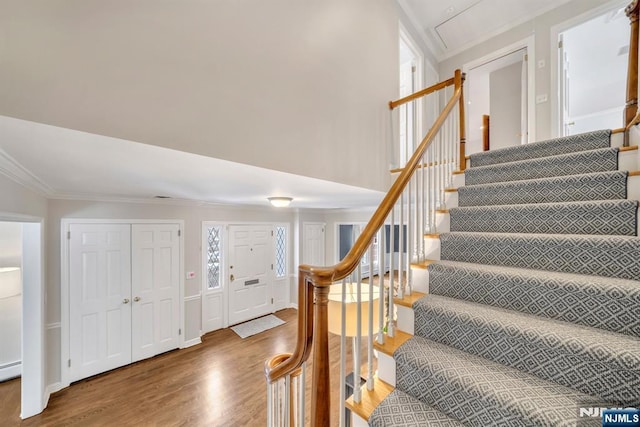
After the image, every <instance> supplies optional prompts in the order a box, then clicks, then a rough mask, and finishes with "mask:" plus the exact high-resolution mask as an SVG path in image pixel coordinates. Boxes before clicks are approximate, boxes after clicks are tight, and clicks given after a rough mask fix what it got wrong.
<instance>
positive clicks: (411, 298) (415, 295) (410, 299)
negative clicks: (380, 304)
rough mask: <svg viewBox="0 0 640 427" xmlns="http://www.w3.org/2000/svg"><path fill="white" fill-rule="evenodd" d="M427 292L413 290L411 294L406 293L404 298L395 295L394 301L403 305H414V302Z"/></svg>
mask: <svg viewBox="0 0 640 427" xmlns="http://www.w3.org/2000/svg"><path fill="white" fill-rule="evenodd" d="M425 295H426V294H424V293H422V292H416V291H413V292H411V295H405V296H404V297H402V298H398V297H394V298H393V303H394V304H396V305H401V306H403V307H409V308H411V307H413V303H414V302H416V301H418V300H419V299H420V298H422V297H423V296H425Z"/></svg>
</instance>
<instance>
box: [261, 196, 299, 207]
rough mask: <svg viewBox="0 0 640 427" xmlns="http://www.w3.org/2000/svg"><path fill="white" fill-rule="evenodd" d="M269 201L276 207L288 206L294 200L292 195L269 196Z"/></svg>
mask: <svg viewBox="0 0 640 427" xmlns="http://www.w3.org/2000/svg"><path fill="white" fill-rule="evenodd" d="M267 200H269V203H271V205H272V206H275V207H276V208H286V207H287V206H289V203H291V201H292V200H293V198H291V197H267Z"/></svg>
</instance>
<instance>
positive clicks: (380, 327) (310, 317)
mask: <svg viewBox="0 0 640 427" xmlns="http://www.w3.org/2000/svg"><path fill="white" fill-rule="evenodd" d="M463 81H464V75H463V74H462V73H461V72H460V70H456V71H455V74H454V77H453V78H451V79H448V80H445V81H443V82H441V83H438V84H436V85H434V86H432V87H430V88H427V89H424V90H422V91H419V92H416V93H415V94H412V95H410V96H408V97H405V98H402V99H399V100H397V101H393V102H390V103H389V106H390V109H391V110H393V109H394V108H396V107H398V106H400V105H403V104H406V103H409V102H414V103H416V102H421V99H422V98H423V97H425V96H427V95H430V94H436V93H442V92H440V91H442V90H446V88H450V87H453V93H452V94H451V96H450V98H449V99H448V100H445V101H446V104H444V107H443V108H442V110H441V112H440V115H439V116H438V117H437V118H436V119H435V121H434V124H433V126H432V127H431V129H430V130H429V131H428V132H427V134H426V136H425V137H424V138H423V139H422V140H421V142H420V144H419V145H418V147H417V148H416V150H415V152H414V153H413V155H412V156H411V158H410V159H409V160H408V162H407V164H406V165H405V167H404V168H402V169H401V170H399V171H398V172H399V175H398V176H397V178H396V180H395V182H394V183H393V185H392V186H391V188H390V190H389V192H388V193H387V194H386V196H385V197H384V199H383V200H382V202H381V203H380V205H379V206H378V208H377V209H376V211H375V212H374V214H373V215H372V217H371V220H370V221H369V223H368V224H367V225H366V226H365V228H364V229H363V230H362V232H361V234H360V235H359V236H358V238H357V240H356V242H355V243H354V245H353V247H352V248H351V250H350V251H349V253H348V254H347V255H346V256H345V257H344V258H343V259H342V261H340V262H339V263H338V264H336V265H334V266H332V267H317V266H309V265H300V266H299V268H298V331H297V333H298V336H297V342H296V348H295V350H294V352H293V354H288V353H287V354H278V355H276V356H274V357H272V358H270V359H269V360H267V361H266V362H265V375H266V380H267V398H268V399H267V400H268V402H267V407H268V411H267V412H268V414H267V416H268V419H267V425H269V426H278V427H280V426H299V425H304V423H305V410H304V407H305V402H304V395H305V392H304V376H305V375H304V372H305V371H304V367H305V364H306V362H307V360H308V358H309V356H310V354H311V349H312V348H313V360H312V365H311V368H312V385H311V413H310V417H309V419H310V423H311V425H312V426H329V425H330V395H331V389H330V376H329V336H328V332H329V318H328V302H329V292H330V288H331V287H332V285H334V284H337V286H338V287H339V288H340V291H339V294H338V301H342V304H341V310H340V311H341V314H340V317H341V323H340V324H341V331H342V333H341V361H340V364H341V367H340V371H341V377H342V378H341V379H340V397H341V402H342V405H344V401H345V391H344V390H345V372H346V360H345V359H346V351H345V348H346V339H345V338H346V326H345V325H346V309H345V307H346V301H347V299H348V296H347V295H346V289H347V288H350V289H352V290H353V288H354V287H355V293H354V294H352V295H355V296H354V298H356V300H357V301H356V304H355V306H356V309H357V312H356V315H355V319H356V322H357V324H356V327H355V328H354V330H355V335H354V339H353V342H354V348H353V350H354V351H353V356H354V357H353V359H354V361H353V367H354V369H353V370H354V375H353V380H354V381H353V385H354V389H353V392H354V394H353V400H354V402H356V403H359V402H360V401H361V394H360V386H359V385H360V381H359V379H360V376H361V372H362V366H363V363H362V361H361V354H360V353H361V351H360V350H361V345H362V326H363V323H366V324H368V325H369V327H368V336H367V341H366V342H367V347H368V351H367V363H366V370H367V373H366V374H365V378H364V379H365V380H366V383H367V389H368V390H373V388H374V371H373V366H374V363H373V341H374V336H375V337H376V340H377V341H378V342H379V343H384V337H385V335H384V332H385V331H386V332H387V334H388V335H390V336H393V334H394V329H395V315H394V307H393V299H394V297H397V296H400V297H402V295H404V294H405V292H409V293H410V292H411V286H410V277H409V276H410V263H411V261H416V260H419V259H420V257H421V254H420V253H419V246H417V245H415V243H416V242H419V241H421V240H423V237H424V233H425V230H426V231H429V230H432V229H435V216H436V215H435V214H436V211H437V210H438V209H440V208H442V207H443V205H444V195H445V192H444V190H445V188H446V186H447V185H449V184H450V182H449V180H450V176H451V172H453V171H454V169H458V170H464V169H465V167H466V163H465V152H464V143H465V130H464V97H463ZM456 107H457V113H458V114H454V112H455V111H456ZM414 110H415V109H414ZM405 230H406V231H405ZM396 240H397V242H398V244H397V246H398V252H399V254H401V253H403V252H404V246H405V244H406V247H407V255H406V256H404V257H400V256H399V257H398V258H399V259H398V265H397V268H398V278H397V279H396V271H395V269H396V264H395V260H394V258H395V256H394V255H395V252H396V250H395V247H396ZM387 246H388V247H389V250H388V251H387V249H386V248H387ZM374 251H377V265H375V262H374ZM367 255H368V260H369V265H370V267H369V273H368V276H369V277H368V280H365V279H364V278H363V274H362V273H363V272H362V268H361V267H362V260H363V258H364V257H365V256H367ZM387 257H388V258H389V259H388V263H387V259H386V258H387ZM422 257H424V255H422ZM387 265H389V268H387ZM376 269H377V273H378V274H377V283H378V285H379V286H378V287H377V295H375V293H376V287H375V286H374V285H375V283H374V282H375V281H376V277H375V272H376ZM403 270H404V271H405V272H406V274H404V273H400V272H401V271H403ZM387 272H389V280H388V281H387V280H385V273H387ZM376 296H377V297H378V300H379V304H378V316H377V317H379V320H378V322H374V314H375V313H374V305H373V301H372V300H373V299H375V297H376ZM365 299H366V301H364V300H365ZM364 304H367V308H368V316H367V317H366V318H363V317H364V316H363V306H364ZM375 323H378V324H377V327H376V324H375ZM351 335H352V334H350V336H351ZM340 414H341V415H340V425H341V426H342V425H344V422H345V415H344V408H342V410H341V411H340Z"/></svg>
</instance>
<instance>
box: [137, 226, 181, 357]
mask: <svg viewBox="0 0 640 427" xmlns="http://www.w3.org/2000/svg"><path fill="white" fill-rule="evenodd" d="M179 240H180V239H179V226H178V224H134V225H133V226H132V260H133V262H132V287H131V289H132V292H131V296H132V310H133V312H132V328H131V330H132V342H133V348H132V354H133V357H132V360H133V362H136V361H138V360H142V359H146V358H148V357H152V356H155V355H156V354H160V353H164V352H165V351H169V350H173V349H174V348H178V346H179V343H178V340H179V328H180V326H179V324H180V271H179V268H180V255H179V254H180V242H179Z"/></svg>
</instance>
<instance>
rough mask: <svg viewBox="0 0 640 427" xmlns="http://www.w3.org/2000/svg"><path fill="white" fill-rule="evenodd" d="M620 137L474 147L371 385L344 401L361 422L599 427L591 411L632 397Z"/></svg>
mask: <svg viewBox="0 0 640 427" xmlns="http://www.w3.org/2000/svg"><path fill="white" fill-rule="evenodd" d="M621 145H622V141H621V138H618V135H614V136H613V137H612V132H611V131H609V130H606V131H598V132H591V133H588V134H583V135H577V136H572V137H565V138H558V139H554V140H549V141H543V142H538V143H534V144H528V145H524V146H518V147H512V148H507V149H502V150H495V151H490V152H484V153H479V154H474V155H471V156H470V167H469V168H468V169H467V170H466V171H465V172H464V173H463V174H462V173H458V174H456V175H455V176H454V181H453V182H454V186H455V187H456V188H451V189H447V196H448V198H447V206H446V208H447V209H444V210H439V211H438V219H439V225H438V230H437V231H438V234H430V235H428V236H426V237H425V249H426V250H427V258H429V260H427V261H425V262H421V263H420V264H419V265H414V266H413V268H414V270H413V282H414V283H413V289H414V292H413V293H412V294H411V295H407V296H405V297H404V298H401V299H396V301H395V303H396V307H397V327H398V329H399V330H398V331H396V334H395V336H394V337H387V339H386V340H385V342H384V344H380V345H376V349H377V351H378V378H377V379H376V386H375V389H374V390H372V391H368V390H367V388H366V387H365V388H363V389H362V401H361V402H359V403H354V401H353V400H352V399H351V400H349V401H347V407H349V408H350V409H351V410H352V411H353V413H354V424H355V425H359V423H360V424H362V423H368V424H369V425H370V426H459V425H471V426H575V425H598V426H599V425H601V420H600V418H597V417H588V416H584V415H586V413H587V412H588V411H589V410H590V409H589V408H592V407H594V408H600V407H640V238H638V227H639V226H638V199H640V173H638V172H637V170H638V169H639V159H640V154H638V149H637V148H638V147H637V146H632V147H624V148H623V147H621ZM416 290H419V291H423V292H424V293H420V292H416ZM580 408H585V409H584V410H585V411H587V412H584V413H581V411H580ZM581 415H583V416H581Z"/></svg>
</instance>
